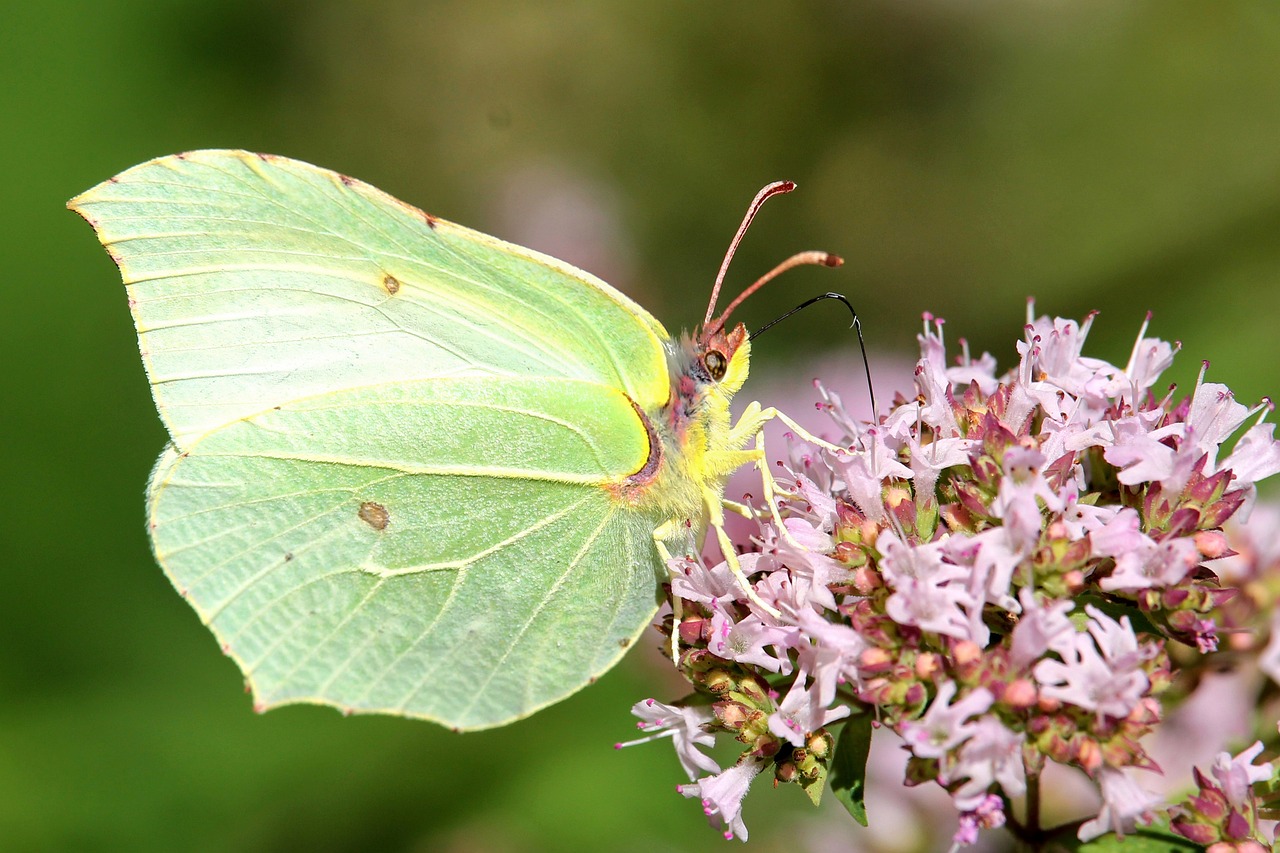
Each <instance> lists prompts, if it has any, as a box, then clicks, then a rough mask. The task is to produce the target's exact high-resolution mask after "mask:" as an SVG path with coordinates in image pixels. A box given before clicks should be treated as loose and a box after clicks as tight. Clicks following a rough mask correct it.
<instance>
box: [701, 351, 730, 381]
mask: <svg viewBox="0 0 1280 853" xmlns="http://www.w3.org/2000/svg"><path fill="white" fill-rule="evenodd" d="M702 363H703V365H705V366H706V368H707V375H708V376H710V377H711V378H712V379H714V380H715V381H716V382H719V381H720V380H721V379H724V372H725V371H726V370H728V368H729V362H728V361H726V360H725V357H724V355H723V354H722V353H719V352H717V351H716V350H711V351H710V352H708V353H707V354H706V355H705V356H703V357H702Z"/></svg>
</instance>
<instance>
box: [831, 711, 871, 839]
mask: <svg viewBox="0 0 1280 853" xmlns="http://www.w3.org/2000/svg"><path fill="white" fill-rule="evenodd" d="M871 733H872V726H871V715H870V714H856V715H854V716H852V717H850V718H849V719H848V720H846V721H845V724H844V728H843V729H841V730H840V737H839V739H837V740H836V755H835V758H834V759H833V760H832V762H831V771H830V772H831V775H830V777H829V778H830V780H831V793H833V794H835V797H836V799H837V800H839V801H840V803H841V804H842V805H843V806H844V807H845V808H846V809H848V810H849V814H851V815H853V819H854V820H856V821H857V822H858V823H860V824H862V825H863V826H866V825H867V803H866V795H867V756H868V755H869V754H870V752H871Z"/></svg>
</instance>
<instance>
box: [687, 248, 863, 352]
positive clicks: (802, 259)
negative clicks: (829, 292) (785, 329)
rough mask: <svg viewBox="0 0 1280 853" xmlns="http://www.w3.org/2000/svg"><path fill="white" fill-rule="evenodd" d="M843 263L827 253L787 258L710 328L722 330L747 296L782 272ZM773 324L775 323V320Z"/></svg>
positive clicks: (838, 257)
mask: <svg viewBox="0 0 1280 853" xmlns="http://www.w3.org/2000/svg"><path fill="white" fill-rule="evenodd" d="M843 263H844V258H842V257H840V256H839V255H832V254H830V253H828V252H797V253H796V254H794V255H792V256H791V257H789V258H787V259H786V260H785V261H783V262H782V263H780V264H778V265H777V266H776V267H774V268H773V269H771V270H769V271H768V272H767V273H765V274H764V275H762V276H760V278H758V279H756V282H755V283H754V284H752V285H751V286H750V287H748V288H747V289H746V290H744V291H742V292H741V293H739V294H738V295H737V296H736V297H734V299H733V301H732V302H730V303H729V307H728V308H726V309H724V313H723V314H721V315H720V316H719V317H717V318H716V319H715V322H713V323H712V324H711V328H713V329H720V328H723V327H724V324H725V321H727V320H728V319H729V315H730V314H732V313H733V309H735V308H737V307H738V306H739V305H741V304H742V303H743V302H744V301H746V299H747V297H748V296H750V295H751V294H753V293H755V292H756V291H757V290H759V289H760V288H762V287H764V286H765V285H766V284H768V283H769V282H771V281H773V280H774V279H775V278H777V277H778V276H780V275H782V274H783V273H784V272H786V271H787V270H789V269H794V268H795V267H800V266H804V265H806V264H812V265H815V266H820V267H838V266H840V265H841V264H843ZM818 298H819V299H826V298H827V297H825V296H820V297H818ZM841 298H843V297H841ZM814 301H816V300H814ZM795 310H796V311H799V310H800V309H799V308H797V309H795ZM850 310H852V306H850ZM793 313H794V312H793ZM855 316H856V315H855ZM778 319H782V318H778ZM774 322H775V323H776V322H777V320H775V321H774ZM761 331H764V330H763V329H761V330H759V331H757V332H756V334H759V333H760V332H761Z"/></svg>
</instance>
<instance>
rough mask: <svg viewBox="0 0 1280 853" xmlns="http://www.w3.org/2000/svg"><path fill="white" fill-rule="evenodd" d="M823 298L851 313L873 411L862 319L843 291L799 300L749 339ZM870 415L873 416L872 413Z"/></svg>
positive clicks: (869, 366)
mask: <svg viewBox="0 0 1280 853" xmlns="http://www.w3.org/2000/svg"><path fill="white" fill-rule="evenodd" d="M824 299H838V300H839V301H840V302H842V303H844V307H846V308H848V309H849V313H850V314H852V315H853V322H852V323H850V324H849V328H851V329H854V330H856V331H857V333H858V349H859V350H861V351H862V368H863V370H865V371H866V374H867V395H868V396H869V397H870V398H871V411H872V412H873V413H874V412H875V411H876V390H875V388H874V387H872V384H871V362H869V361H867V345H866V343H865V342H864V341H863V340H862V321H861V320H859V319H858V312H857V311H855V310H854V307H853V305H852V304H851V303H850V302H849V300H848V299H846V298H845V296H844V294H843V293H821V294H819V295H817V296H815V297H813V298H812V299H806V300H805V301H804V302H801V303H800V304H799V305H797V306H796V307H795V308H792V309H791V310H790V311H788V312H787V313H785V314H783V315H782V316H781V317H777V318H775V319H773V320H770V321H769V322H768V323H765V324H764V325H763V326H761V327H760V328H758V329H756V330H755V331H754V332H752V333H751V334H750V336H749V338H750V340H752V341H755V339H756V338H758V337H760V336H761V335H762V334H764V333H765V332H766V331H767V330H769V329H771V328H773V327H774V326H776V325H778V324H779V323H781V322H782V321H783V320H785V319H787V318H788V317H790V316H791V315H792V314H795V313H796V312H797V311H803V310H804V309H805V308H808V307H809V306H810V305H812V304H814V303H815V302H821V301H822V300H824ZM726 313H728V312H726ZM872 417H874V414H873V415H872Z"/></svg>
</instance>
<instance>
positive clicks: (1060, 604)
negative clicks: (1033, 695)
mask: <svg viewBox="0 0 1280 853" xmlns="http://www.w3.org/2000/svg"><path fill="white" fill-rule="evenodd" d="M1018 599H1019V600H1020V601H1021V602H1022V618H1020V619H1019V620H1018V624H1017V625H1015V626H1014V627H1013V636H1012V637H1011V638H1010V646H1009V659H1010V662H1011V663H1012V664H1013V665H1014V666H1015V667H1017V668H1019V669H1025V668H1026V667H1027V666H1030V664H1031V662H1032V661H1034V660H1037V659H1039V658H1040V656H1041V655H1043V654H1044V653H1045V652H1047V651H1049V649H1056V648H1059V647H1061V646H1062V645H1063V644H1064V643H1066V644H1067V645H1071V644H1072V643H1073V642H1074V636H1075V633H1076V631H1075V628H1073V627H1072V626H1071V621H1070V620H1069V619H1068V618H1067V614H1068V613H1070V612H1071V609H1072V607H1073V606H1074V605H1073V604H1072V603H1071V602H1070V601H1055V602H1052V603H1050V604H1048V605H1047V606H1043V607H1042V606H1041V605H1040V604H1039V603H1038V602H1037V601H1036V598H1035V595H1034V594H1033V593H1032V592H1031V590H1029V589H1025V588H1024V589H1023V590H1021V591H1020V592H1019V593H1018Z"/></svg>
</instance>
